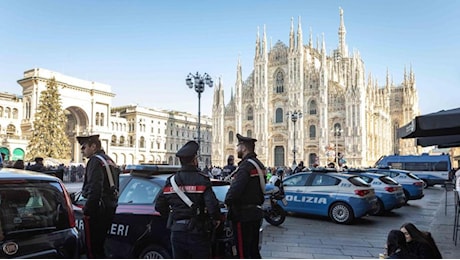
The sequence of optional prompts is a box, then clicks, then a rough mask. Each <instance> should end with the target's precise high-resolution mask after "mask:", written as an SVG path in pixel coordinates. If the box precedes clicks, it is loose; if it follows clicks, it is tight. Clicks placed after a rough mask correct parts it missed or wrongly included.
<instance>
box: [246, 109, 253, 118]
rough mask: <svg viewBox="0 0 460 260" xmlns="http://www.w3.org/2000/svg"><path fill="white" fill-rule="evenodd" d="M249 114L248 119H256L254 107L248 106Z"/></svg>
mask: <svg viewBox="0 0 460 260" xmlns="http://www.w3.org/2000/svg"><path fill="white" fill-rule="evenodd" d="M247 115H248V117H247V118H248V120H250V121H252V120H254V111H253V110H252V107H248V111H247Z"/></svg>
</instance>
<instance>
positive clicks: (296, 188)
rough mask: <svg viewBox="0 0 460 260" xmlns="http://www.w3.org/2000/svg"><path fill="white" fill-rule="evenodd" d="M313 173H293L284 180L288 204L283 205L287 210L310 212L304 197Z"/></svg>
mask: <svg viewBox="0 0 460 260" xmlns="http://www.w3.org/2000/svg"><path fill="white" fill-rule="evenodd" d="M310 175H311V173H307V172H303V173H296V174H294V175H291V176H289V177H287V178H286V179H284V180H283V187H284V193H285V198H286V201H287V204H286V205H283V207H284V209H285V210H286V211H290V212H299V213H308V208H307V207H305V206H304V203H303V202H302V198H303V197H304V196H305V193H306V186H305V185H306V184H307V181H308V178H309V177H310Z"/></svg>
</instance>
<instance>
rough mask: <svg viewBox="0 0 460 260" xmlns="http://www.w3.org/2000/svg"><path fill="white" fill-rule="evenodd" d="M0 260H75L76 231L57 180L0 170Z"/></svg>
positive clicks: (35, 173)
mask: <svg viewBox="0 0 460 260" xmlns="http://www.w3.org/2000/svg"><path fill="white" fill-rule="evenodd" d="M0 184H1V185H0V210H1V225H0V246H1V248H2V250H1V252H0V258H78V257H79V252H78V248H79V247H78V231H77V229H76V228H75V216H74V213H73V211H72V204H71V199H70V196H69V194H68V193H67V190H66V189H65V186H64V184H63V183H62V182H61V180H60V179H58V178H56V177H53V176H50V175H47V174H43V173H38V172H31V171H26V170H20V169H14V168H1V169H0Z"/></svg>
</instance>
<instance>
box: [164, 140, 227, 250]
mask: <svg viewBox="0 0 460 260" xmlns="http://www.w3.org/2000/svg"><path fill="white" fill-rule="evenodd" d="M198 149H199V145H198V143H197V142H195V141H189V142H187V143H186V144H185V145H184V146H183V147H182V148H181V149H179V151H178V152H177V153H176V156H177V157H179V159H180V162H181V165H182V166H181V169H180V170H179V172H177V173H176V174H174V175H173V176H171V177H169V178H168V179H167V180H166V184H165V186H164V189H163V191H162V192H161V193H160V196H159V198H158V200H157V202H156V205H155V208H156V210H157V211H159V212H160V213H161V215H162V216H163V217H168V228H170V229H171V245H172V251H173V258H211V245H212V241H211V239H212V233H213V232H214V229H215V228H217V226H219V224H220V216H221V215H220V208H219V201H218V200H217V198H216V195H215V194H214V192H213V190H212V183H211V181H210V179H209V177H208V176H207V175H206V174H204V173H203V172H201V170H200V169H199V168H198V156H197V153H198Z"/></svg>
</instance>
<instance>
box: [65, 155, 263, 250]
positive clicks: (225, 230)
mask: <svg viewBox="0 0 460 260" xmlns="http://www.w3.org/2000/svg"><path fill="white" fill-rule="evenodd" d="M179 169H180V167H178V166H170V165H152V164H141V165H128V166H127V167H126V169H125V172H127V173H124V174H121V175H120V182H119V183H120V195H119V198H118V207H117V211H116V214H115V216H114V219H113V221H112V226H111V228H110V229H109V234H108V237H107V241H106V245H105V247H106V255H107V256H108V258H171V257H172V249H171V243H170V230H169V229H167V228H166V224H167V223H166V222H167V221H166V219H165V218H162V217H161V216H160V213H159V212H157V211H156V210H155V202H156V200H157V198H158V196H159V194H160V192H161V190H162V189H163V187H164V185H165V183H166V179H167V178H168V177H169V176H170V175H171V174H173V173H175V172H177V171H178V170H179ZM212 184H213V191H214V193H215V194H216V197H217V199H219V201H221V202H222V205H221V206H222V210H221V211H222V223H223V224H221V225H220V226H219V228H218V229H217V230H216V232H215V235H214V241H215V242H214V244H213V257H214V258H226V257H227V256H232V254H233V252H232V248H231V247H232V246H233V237H232V236H233V233H232V228H231V224H230V222H229V221H225V220H226V213H227V210H226V209H225V208H224V204H223V201H224V199H225V195H226V194H227V191H228V189H229V187H230V183H228V182H225V181H220V180H212ZM73 197H74V200H73V201H74V202H73V204H74V212H75V218H76V223H77V228H78V229H79V230H80V232H81V231H82V230H83V229H84V225H83V212H82V207H83V205H84V204H85V199H84V198H83V197H82V196H81V195H79V194H75V195H74V196H73ZM261 232H263V230H261ZM81 234H82V235H84V232H81ZM83 239H84V238H83ZM259 245H260V244H259ZM81 250H83V248H82V249H81Z"/></svg>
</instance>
